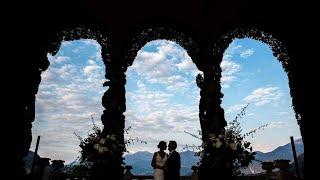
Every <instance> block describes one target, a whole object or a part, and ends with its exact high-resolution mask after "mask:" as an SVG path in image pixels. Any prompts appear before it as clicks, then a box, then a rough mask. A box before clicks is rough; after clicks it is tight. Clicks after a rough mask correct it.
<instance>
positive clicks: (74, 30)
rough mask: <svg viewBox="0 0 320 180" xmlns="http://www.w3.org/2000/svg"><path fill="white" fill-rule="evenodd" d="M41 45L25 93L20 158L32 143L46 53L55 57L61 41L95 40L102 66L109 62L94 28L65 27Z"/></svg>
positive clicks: (101, 37)
mask: <svg viewBox="0 0 320 180" xmlns="http://www.w3.org/2000/svg"><path fill="white" fill-rule="evenodd" d="M49 37H50V38H48V39H47V40H46V42H44V43H43V46H42V47H41V52H40V58H39V59H38V60H37V61H36V62H35V63H34V65H33V68H32V76H31V77H30V81H31V82H30V84H31V85H30V87H29V89H28V90H26V92H27V97H28V98H27V99H25V102H24V103H25V107H24V111H25V112H24V122H25V124H24V136H23V139H22V141H23V148H22V151H21V157H23V156H25V155H26V154H27V152H28V150H29V148H30V145H31V141H32V122H33V121H34V120H35V101H36V94H37V93H38V88H39V85H40V83H41V73H42V72H44V71H46V70H47V68H48V67H49V65H50V62H49V61H48V58H47V53H51V54H52V55H55V54H56V53H57V52H58V50H59V49H60V46H61V43H62V41H73V40H79V39H93V40H96V41H97V42H98V43H99V44H100V46H101V54H102V57H103V61H104V64H105V65H106V67H107V62H109V59H110V58H109V54H108V53H107V51H106V50H107V49H108V43H107V38H106V35H105V34H103V33H101V31H99V30H98V29H96V28H95V27H84V26H83V27H67V28H64V29H60V30H56V31H53V32H52V34H50V36H49Z"/></svg>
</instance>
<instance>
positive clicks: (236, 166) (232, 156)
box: [185, 104, 268, 176]
mask: <svg viewBox="0 0 320 180" xmlns="http://www.w3.org/2000/svg"><path fill="white" fill-rule="evenodd" d="M248 106H249V104H247V105H246V106H245V107H243V108H242V109H241V111H240V112H239V113H238V114H237V115H236V117H235V118H234V120H233V121H231V122H230V123H229V126H227V127H226V128H225V129H223V130H222V132H221V133H220V134H209V135H208V136H209V140H208V141H207V142H203V143H202V145H201V146H199V147H196V146H194V145H193V146H186V148H187V149H189V148H192V149H193V150H194V149H197V150H199V151H198V152H197V155H199V156H201V157H202V158H203V157H204V156H206V158H203V159H202V161H201V162H200V163H204V164H206V165H212V166H215V165H216V164H218V163H217V162H221V161H223V162H225V165H226V167H227V168H229V169H231V171H232V174H233V175H234V176H236V175H240V174H241V171H240V169H241V168H245V167H248V165H249V164H250V163H251V162H252V160H254V159H255V152H253V151H252V146H251V143H250V142H248V141H246V140H245V137H247V136H249V135H252V136H253V134H254V133H255V132H256V131H257V130H261V129H263V128H264V127H266V126H267V125H268V124H266V125H263V126H260V127H258V128H256V129H253V130H251V131H249V132H247V133H244V134H242V128H241V126H240V122H239V119H241V118H242V117H243V116H244V115H245V111H246V109H247V107H248ZM185 132H186V131H185ZM186 133H188V134H190V135H191V136H193V137H195V138H197V139H200V140H201V131H200V132H199V136H198V135H194V134H192V133H189V132H186Z"/></svg>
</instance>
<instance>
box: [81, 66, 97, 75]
mask: <svg viewBox="0 0 320 180" xmlns="http://www.w3.org/2000/svg"><path fill="white" fill-rule="evenodd" d="M99 69H101V67H100V66H98V65H95V64H94V65H87V66H86V67H84V68H83V72H84V74H85V75H87V76H89V75H90V74H92V73H94V72H95V71H97V70H99Z"/></svg>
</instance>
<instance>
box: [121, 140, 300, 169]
mask: <svg viewBox="0 0 320 180" xmlns="http://www.w3.org/2000/svg"><path fill="white" fill-rule="evenodd" d="M295 147H296V152H297V155H298V156H299V155H301V154H303V152H304V146H303V143H302V139H297V140H296V141H295ZM256 153H257V154H256V159H257V160H260V161H273V160H276V159H289V160H291V161H293V154H292V149H291V143H288V144H286V145H283V146H279V147H277V148H276V149H274V150H273V151H271V152H267V153H263V152H260V151H256ZM152 156H153V154H152V153H150V152H147V151H139V152H136V153H133V154H128V155H126V156H125V162H126V164H128V165H132V167H133V169H132V172H133V174H135V175H152V167H151V159H152ZM180 156H181V171H180V172H181V175H189V174H190V173H191V166H193V165H196V164H197V162H199V159H200V158H199V157H198V156H194V152H192V151H185V152H181V153H180ZM261 171H262V169H261V164H260V162H257V161H253V163H252V164H251V165H250V166H249V167H248V168H247V169H243V170H242V172H243V173H245V174H252V173H259V172H261Z"/></svg>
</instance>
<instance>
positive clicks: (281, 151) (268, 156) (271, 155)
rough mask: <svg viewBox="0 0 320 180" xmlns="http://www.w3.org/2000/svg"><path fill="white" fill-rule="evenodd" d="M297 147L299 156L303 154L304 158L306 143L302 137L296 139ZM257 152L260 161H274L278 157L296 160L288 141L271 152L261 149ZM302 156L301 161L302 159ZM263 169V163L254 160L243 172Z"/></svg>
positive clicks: (247, 172) (257, 158) (257, 171)
mask: <svg viewBox="0 0 320 180" xmlns="http://www.w3.org/2000/svg"><path fill="white" fill-rule="evenodd" d="M295 148H296V152H297V156H299V155H302V156H301V157H302V158H303V157H304V156H303V153H304V145H303V142H302V139H297V140H295ZM256 153H257V154H256V156H255V158H256V160H259V161H274V160H276V159H289V160H291V161H292V162H293V161H294V160H293V152H292V148H291V143H288V144H286V145H283V146H279V147H277V148H276V149H274V150H273V151H271V152H267V153H263V152H260V151H256ZM301 157H300V161H301ZM261 171H262V169H261V163H260V162H257V161H253V163H252V164H251V165H250V166H249V167H248V169H245V170H243V172H244V173H246V174H250V173H259V172H261Z"/></svg>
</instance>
